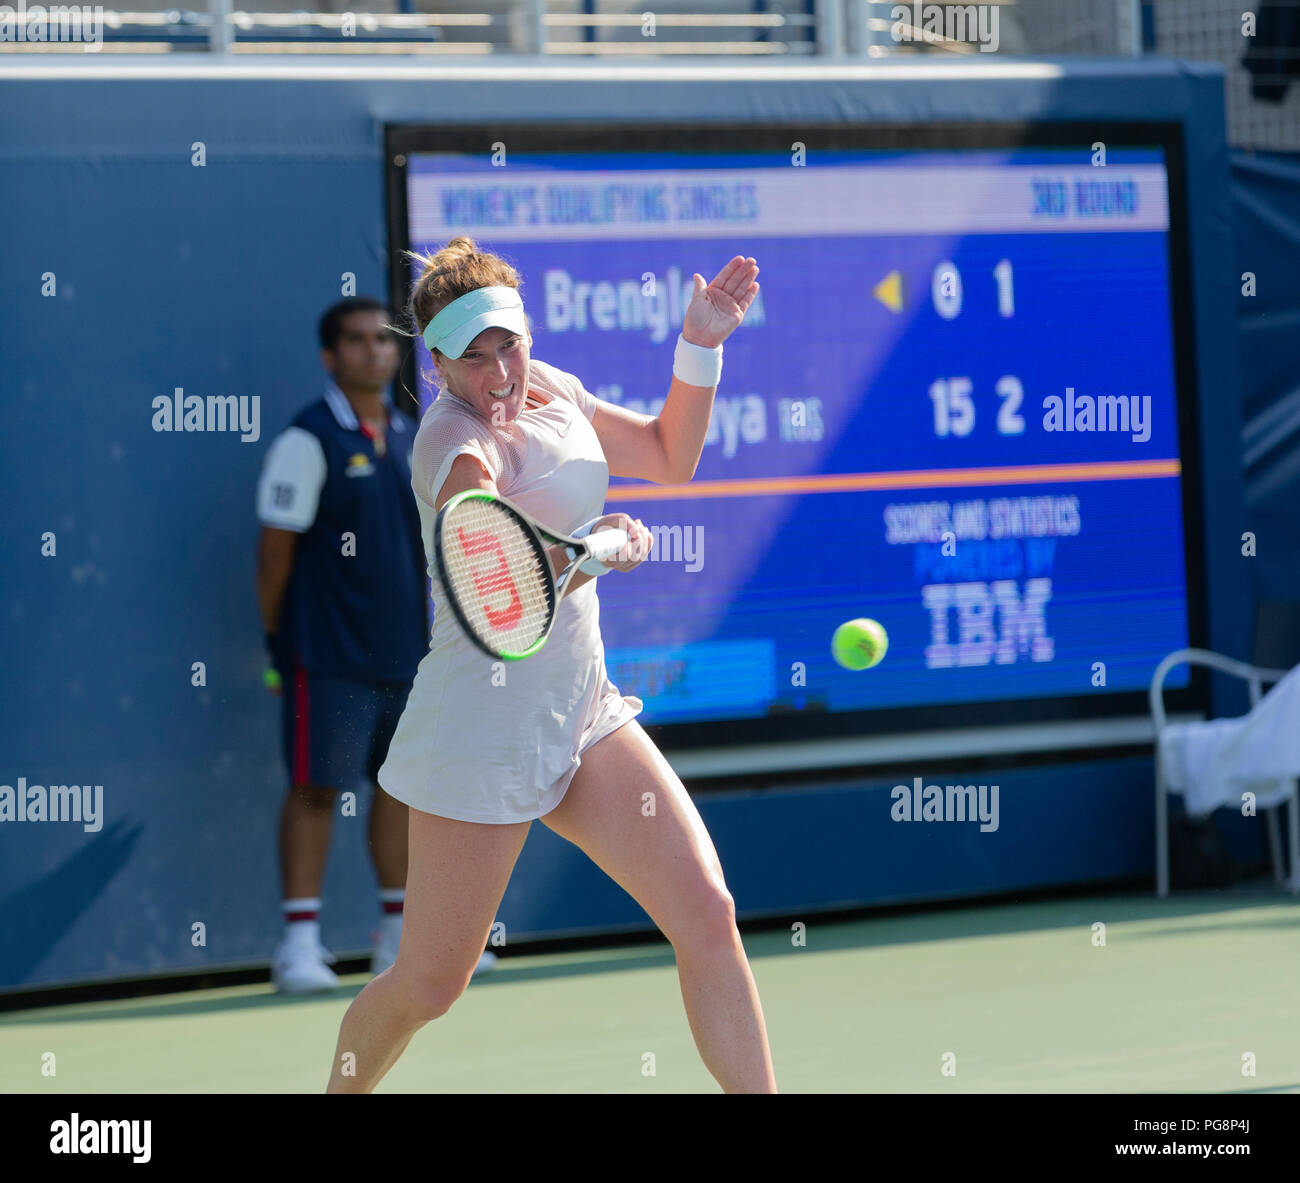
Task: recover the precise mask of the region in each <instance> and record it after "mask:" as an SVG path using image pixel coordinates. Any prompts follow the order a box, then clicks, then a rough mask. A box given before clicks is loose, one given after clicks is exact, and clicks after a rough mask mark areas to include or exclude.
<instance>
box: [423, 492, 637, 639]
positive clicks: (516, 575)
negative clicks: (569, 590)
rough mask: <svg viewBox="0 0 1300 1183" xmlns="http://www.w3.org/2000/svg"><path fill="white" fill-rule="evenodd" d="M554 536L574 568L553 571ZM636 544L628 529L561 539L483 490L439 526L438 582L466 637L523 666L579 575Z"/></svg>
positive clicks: (444, 515) (447, 509) (454, 505)
mask: <svg viewBox="0 0 1300 1183" xmlns="http://www.w3.org/2000/svg"><path fill="white" fill-rule="evenodd" d="M543 539H546V540H547V541H548V542H549V543H550V544H552V545H554V544H556V543H558V544H560V545H562V546H564V547H566V548H567V551H568V556H569V563H568V566H566V567H565V568H564V570H563V571H561V572H560V574H559V575H558V576H556V575H553V574H552V573H551V564H550V562H549V560H548V559H547V557H546V544H545V543H544V542H543ZM627 543H628V536H627V531H626V530H618V529H613V528H611V529H605V530H600V531H598V532H596V533H595V534H592V535H590V537H586V538H574V537H571V536H570V535H568V534H557V533H555V531H554V530H548V529H547V528H546V527H545V526H543V525H542V524H541V523H540V522H538V521H537V520H535V519H534V518H531V517H529V516H528V514H526V513H524V511H523V510H521V509H519V508H518V506H515V505H512V504H511V503H510V502H509V501H507V500H505V498H503V497H497V496H494V495H493V494H491V493H488V492H486V491H484V490H482V489H469V490H466V491H465V492H464V493H457V494H456V496H455V497H452V498H451V499H450V500H449V501H448V502H447V504H446V505H444V506H443V507H442V509H441V510H439V512H438V518H437V521H436V522H435V523H434V527H433V546H434V557H435V559H436V561H437V569H438V579H439V581H440V582H441V583H442V587H443V591H445V592H446V593H447V600H448V602H449V603H450V604H451V610H452V612H453V613H455V616H456V619H457V621H458V622H459V623H460V626H461V628H463V629H464V630H465V635H466V636H468V637H469V639H470V640H471V641H473V642H474V644H475V645H477V646H478V647H479V648H480V649H482V650H483V652H484V653H486V654H487V655H488V656H489V657H496V658H502V659H504V660H506V661H519V660H521V659H523V658H525V657H531V656H532V655H533V654H534V653H536V652H537V651H538V650H539V649H540V648H541V647H542V646H543V645H544V644H546V638H547V637H548V636H549V635H550V632H551V626H552V625H553V624H554V623H555V611H556V608H557V607H558V606H559V603H560V599H561V597H562V596H563V595H564V589H565V588H566V587H567V586H568V585H569V581H570V580H571V579H572V578H573V575H574V572H575V571H577V570H578V569H579V567H581V566H582V565H583V564H584V563H586V562H587V561H588V560H589V559H595V560H596V561H597V562H602V561H604V560H606V559H611V558H613V557H614V556H616V555H617V554H618V552H619V551H620V550H622V549H623V548H624V547H625V546H626V545H627Z"/></svg>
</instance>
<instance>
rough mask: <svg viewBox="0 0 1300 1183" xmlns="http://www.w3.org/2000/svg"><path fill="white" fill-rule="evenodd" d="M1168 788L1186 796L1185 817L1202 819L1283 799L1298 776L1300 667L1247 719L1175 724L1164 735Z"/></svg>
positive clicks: (1163, 754)
mask: <svg viewBox="0 0 1300 1183" xmlns="http://www.w3.org/2000/svg"><path fill="white" fill-rule="evenodd" d="M1160 758H1161V760H1162V761H1163V763H1164V769H1165V783H1166V784H1167V785H1168V787H1169V788H1170V789H1171V790H1172V791H1174V792H1177V793H1181V794H1182V795H1183V800H1184V802H1185V804H1186V807H1187V812H1188V813H1189V814H1191V815H1192V816H1193V817H1203V816H1205V815H1206V814H1208V813H1212V812H1213V811H1214V810H1215V809H1218V808H1219V806H1221V805H1228V806H1231V807H1233V808H1240V806H1241V795H1242V793H1245V792H1251V793H1254V794H1255V798H1256V801H1255V803H1256V806H1257V807H1258V808H1261V809H1262V808H1267V807H1268V806H1271V805H1276V804H1278V803H1279V802H1280V801H1283V800H1285V799H1286V798H1287V797H1288V796H1289V795H1290V792H1291V779H1292V778H1293V777H1300V665H1298V666H1296V667H1295V669H1293V670H1292V671H1291V672H1290V673H1289V674H1287V676H1286V677H1285V678H1283V679H1282V680H1281V681H1280V682H1279V683H1278V684H1277V685H1276V686H1274V687H1273V688H1272V689H1271V690H1270V691H1269V692H1268V693H1267V694H1265V695H1264V697H1263V698H1261V699H1260V700H1259V702H1258V703H1257V704H1256V705H1255V708H1254V709H1253V710H1252V711H1251V712H1250V714H1248V715H1242V716H1241V717H1240V718H1238V719H1212V720H1210V721H1209V722H1206V723H1173V724H1170V725H1169V726H1167V727H1166V728H1165V729H1164V731H1163V732H1162V733H1161V735H1160Z"/></svg>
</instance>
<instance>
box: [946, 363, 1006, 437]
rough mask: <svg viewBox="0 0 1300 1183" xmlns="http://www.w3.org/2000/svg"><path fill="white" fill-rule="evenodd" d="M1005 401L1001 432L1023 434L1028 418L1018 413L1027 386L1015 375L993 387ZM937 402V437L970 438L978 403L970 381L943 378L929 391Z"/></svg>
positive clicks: (966, 379) (1000, 412) (1000, 424)
mask: <svg viewBox="0 0 1300 1183" xmlns="http://www.w3.org/2000/svg"><path fill="white" fill-rule="evenodd" d="M993 389H994V390H995V391H996V392H997V394H998V396H999V397H1000V398H1001V399H1002V405H1001V406H1000V407H999V408H998V433H999V434H1000V435H1021V434H1022V433H1023V432H1024V430H1025V417H1024V416H1023V415H1020V414H1017V411H1018V410H1019V407H1020V403H1021V400H1022V399H1023V398H1024V397H1025V390H1024V387H1023V386H1021V385H1020V379H1019V378H1017V377H1016V376H1015V375H1014V374H1003V375H1002V377H1001V378H999V379H998V381H997V385H996V386H995V387H994V388H993ZM928 393H929V395H930V401H931V402H932V403H934V434H935V435H937V436H945V435H956V436H967V435H970V433H971V431H972V430H974V427H975V403H974V400H973V399H972V398H971V381H970V379H969V378H940V379H939V380H938V381H937V382H931V383H930V389H929V391H928Z"/></svg>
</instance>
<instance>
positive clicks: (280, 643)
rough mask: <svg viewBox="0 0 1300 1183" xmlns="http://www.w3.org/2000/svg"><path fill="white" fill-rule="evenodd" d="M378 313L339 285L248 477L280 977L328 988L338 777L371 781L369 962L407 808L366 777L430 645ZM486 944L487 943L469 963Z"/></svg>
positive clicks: (289, 985)
mask: <svg viewBox="0 0 1300 1183" xmlns="http://www.w3.org/2000/svg"><path fill="white" fill-rule="evenodd" d="M387 325H388V310H387V309H386V308H385V307H384V305H383V304H381V303H379V302H378V301H377V300H372V299H369V298H366V297H353V298H350V299H347V300H343V301H341V302H340V303H338V304H336V305H334V306H333V307H332V308H330V309H329V310H328V311H327V312H326V313H325V315H324V316H323V317H321V321H320V345H321V362H322V364H323V365H324V367H325V369H326V370H328V371H329V373H330V375H331V378H332V381H330V382H329V384H328V385H327V387H326V390H325V395H324V397H323V398H320V399H318V400H317V401H315V402H313V403H311V404H310V405H309V406H308V407H306V408H305V409H304V410H303V411H302V412H301V413H300V414H299V415H298V417H297V418H296V419H294V421H293V423H292V424H291V425H290V426H289V427H288V428H286V429H285V430H284V431H283V432H282V433H281V434H280V435H279V436H278V437H277V438H276V439H275V440H274V442H273V443H272V445H271V447H270V449H269V450H268V452H267V455H266V459H265V462H264V464H263V468H262V475H261V480H260V482H259V484H258V490H257V513H258V519H259V520H260V522H261V524H262V531H261V536H260V538H259V540H258V553H257V592H258V599H259V601H260V604H261V611H262V624H263V628H264V629H265V631H266V644H267V649H268V652H269V654H270V658H271V669H270V670H268V672H267V684H268V686H269V687H270V688H271V689H272V691H273V693H277V694H280V695H281V696H282V703H283V719H282V723H283V741H284V751H285V761H286V764H287V766H288V770H289V791H288V794H287V796H286V797H285V801H284V808H283V811H282V813H281V818H280V870H281V882H282V887H283V896H284V920H285V935H284V939H283V941H281V943H280V944H279V945H278V946H277V948H276V951H275V954H274V957H273V961H272V971H271V972H272V980H273V981H274V982H275V985H276V988H277V989H278V990H281V991H284V992H287V993H303V992H309V991H314V990H328V989H332V988H333V987H335V986H337V985H338V978H337V977H336V976H335V974H334V971H333V970H332V969H330V967H329V964H328V963H332V962H333V961H334V960H335V959H334V956H333V955H332V954H331V953H329V952H328V951H327V950H326V949H325V948H324V946H323V945H322V944H321V940H320V908H321V899H320V895H321V883H322V879H323V876H324V870H325V860H326V855H327V853H328V849H329V839H330V831H331V827H332V819H333V810H334V802H335V799H336V794H337V792H338V790H339V789H353V788H355V787H357V785H358V784H359V782H360V781H361V779H362V778H363V777H364V778H366V779H368V780H369V781H370V784H371V786H372V790H373V795H372V797H371V806H370V818H369V846H370V853H371V857H372V859H373V861H374V866H375V873H376V875H377V877H378V880H379V904H380V913H381V918H380V927H379V931H378V933H377V934H376V938H375V940H374V944H373V950H372V955H371V972H372V973H380V972H382V971H383V970H385V969H387V968H388V967H389V966H390V965H392V964H393V962H394V960H396V957H397V948H398V944H399V941H400V937H401V926H402V902H403V898H404V896H405V886H406V853H407V831H406V806H405V805H403V804H401V803H400V802H398V801H395V800H394V799H393V798H391V797H389V796H388V794H387V793H385V792H384V791H383V790H382V789H381V788H380V787H379V785H378V783H377V782H376V779H375V777H376V774H377V773H378V770H379V766H380V765H381V764H382V763H383V761H384V758H385V756H386V755H387V753H388V743H389V740H390V739H391V738H392V735H393V729H394V728H395V727H396V726H397V720H398V719H399V718H400V717H401V714H402V708H403V707H404V706H405V704H406V696H407V692H408V691H409V690H410V686H411V681H412V679H413V678H414V676H415V670H416V667H417V666H418V665H419V663H420V660H421V659H422V658H423V656H424V654H425V652H426V651H427V650H428V645H429V618H428V604H429V595H428V586H427V583H426V575H425V557H424V547H423V543H422V541H421V538H420V518H419V513H418V511H417V510H416V506H415V495H414V493H413V492H412V490H411V445H412V442H413V440H414V438H415V430H416V424H415V422H414V420H412V419H411V418H410V417H409V416H407V415H406V414H404V413H403V412H401V411H398V410H397V409H396V408H395V407H393V405H392V404H391V402H389V400H388V397H387V392H388V388H389V385H390V384H391V382H392V380H393V376H394V374H395V373H396V371H397V366H398V360H399V359H398V348H397V341H396V339H395V337H394V336H393V334H392V332H391V330H390V329H389V328H388V327H387ZM493 961H495V956H494V955H493V954H492V953H490V952H485V953H484V955H483V960H482V961H480V963H479V968H480V969H483V968H486V966H487V965H488V964H490V963H491V962H493Z"/></svg>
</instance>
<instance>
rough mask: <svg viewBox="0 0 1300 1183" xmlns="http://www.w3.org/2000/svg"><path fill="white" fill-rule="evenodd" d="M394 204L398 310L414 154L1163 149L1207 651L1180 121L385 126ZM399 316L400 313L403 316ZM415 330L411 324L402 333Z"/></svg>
mask: <svg viewBox="0 0 1300 1183" xmlns="http://www.w3.org/2000/svg"><path fill="white" fill-rule="evenodd" d="M384 131H385V180H386V189H387V201H388V233H389V252H388V254H389V292H390V298H391V301H392V307H393V308H394V310H402V309H404V308H405V305H406V300H407V297H408V295H409V280H408V278H407V277H408V274H409V271H408V268H407V264H406V260H405V258H404V256H403V254H402V252H403V251H404V250H408V249H410V244H409V211H408V208H407V175H406V165H407V161H408V159H409V157H410V156H411V155H413V154H426V153H454V154H462V155H475V156H483V157H488V156H490V155H491V154H492V153H493V152H494V151H496V150H497V149H498V146H499V145H502V144H505V145H509V151H511V152H517V153H521V154H534V153H557V154H558V153H578V152H596V153H608V152H626V151H629V145H630V144H634V145H635V149H634V150H635V151H637V152H656V151H662V152H665V153H672V154H676V155H685V154H689V153H693V152H696V153H707V154H709V155H717V154H723V153H726V152H736V153H753V152H781V153H786V154H788V153H790V152H791V151H792V145H793V144H794V143H795V142H798V143H802V144H803V145H804V146H805V149H806V151H807V152H808V153H809V154H811V153H815V152H817V151H819V150H822V151H852V150H867V151H870V150H877V151H878V150H885V151H908V150H918V149H919V150H928V151H945V150H947V151H963V150H970V149H998V148H1073V149H1077V150H1079V151H1081V152H1085V153H1088V154H1090V153H1091V151H1092V150H1093V147H1094V146H1095V145H1097V144H1099V143H1100V144H1102V145H1104V146H1105V147H1106V148H1110V147H1149V148H1160V149H1162V150H1163V153H1164V158H1165V166H1166V173H1167V177H1168V186H1169V192H1168V198H1169V233H1168V248H1169V249H1168V264H1169V291H1170V304H1171V308H1170V314H1171V324H1172V326H1173V344H1174V381H1175V390H1176V398H1177V413H1178V415H1177V417H1178V443H1179V462H1180V481H1181V488H1182V516H1183V553H1184V563H1185V580H1186V588H1187V601H1186V603H1187V620H1188V646H1189V647H1191V648H1205V647H1206V640H1207V635H1208V613H1207V600H1206V572H1205V556H1204V546H1203V539H1202V535H1201V529H1200V526H1201V522H1202V519H1203V512H1202V506H1203V504H1204V500H1203V498H1204V490H1203V479H1202V469H1201V442H1200V432H1199V429H1198V415H1199V391H1198V389H1197V382H1196V356H1195V351H1194V347H1193V342H1194V334H1193V324H1194V320H1193V315H1194V308H1193V293H1192V286H1191V263H1190V245H1189V241H1188V210H1187V168H1186V153H1185V148H1184V143H1183V128H1182V125H1181V124H1179V123H1176V122H1144V121H1131V122H1130V121H1123V122H1118V121H1104V122H1083V121H1065V120H1062V121H1050V122H1034V123H1023V122H1014V121H1008V122H977V121H969V122H967V121H937V122H927V123H923V124H920V123H853V124H848V123H817V124H802V123H801V124H797V125H791V124H782V123H770V124H762V125H758V124H753V123H744V124H736V123H700V124H692V125H684V124H681V123H653V122H651V123H617V124H613V123H582V124H573V123H570V124H563V125H546V124H539V123H515V124H493V125H492V126H491V127H484V126H481V125H464V124H388V125H386V126H385V129H384ZM399 315H400V313H399ZM404 327H406V328H407V329H409V330H410V331H412V332H414V331H415V329H414V326H411V325H404ZM416 356H417V354H416V351H415V349H414V348H412V349H411V350H410V351H409V352H408V354H407V356H406V358H405V359H404V361H403V365H402V370H401V378H402V383H401V385H402V389H401V391H400V392H399V393H398V394H397V396H396V397H397V400H398V402H399V404H400V405H402V406H403V408H404V409H406V410H407V411H408V412H410V413H411V414H413V415H416V416H417V417H418V413H419V412H418V401H417V396H416V391H417V390H418V385H417V375H416V373H415V359H416ZM1209 687H1210V679H1209V671H1208V670H1206V669H1204V668H1202V667H1199V666H1191V667H1189V684H1188V685H1187V686H1186V687H1171V688H1169V689H1167V690H1166V691H1165V693H1164V702H1165V706H1166V709H1168V710H1169V711H1171V712H1199V713H1202V714H1205V715H1208V713H1209ZM1149 711H1150V707H1149V701H1148V696H1147V692H1146V691H1144V690H1143V691H1122V692H1109V691H1105V690H1101V691H1098V692H1095V693H1091V694H1078V695H1057V696H1053V697H1050V698H1018V699H1002V700H997V701H983V702H955V703H935V704H928V705H920V706H908V707H898V708H885V709H875V710H867V711H845V712H835V713H832V712H824V711H816V710H809V709H806V708H805V709H803V710H777V711H773V712H770V713H767V714H764V715H759V716H748V717H744V718H738V719H724V720H707V721H695V722H679V723H656V724H651V725H647V730H648V731H649V732H650V733H651V734H652V735H653V736H654V737H655V739H656V741H657V742H658V743H659V745H660V746H661V747H663V748H664V749H666V750H682V751H686V750H690V749H697V748H704V747H723V746H731V745H741V744H755V743H780V742H793V741H808V740H813V739H844V738H849V737H855V736H880V735H889V734H898V733H902V732H924V731H931V730H948V729H951V728H952V727H953V726H955V725H959V726H961V727H964V728H965V727H997V726H1011V725H1023V724H1026V723H1054V722H1075V721H1081V720H1102V719H1108V718H1122V717H1132V716H1135V715H1149Z"/></svg>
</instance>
